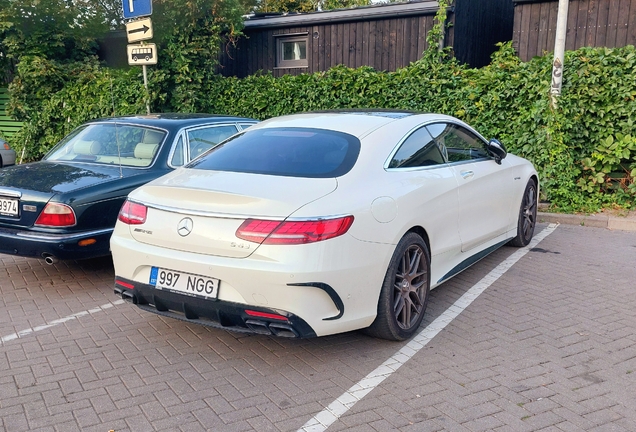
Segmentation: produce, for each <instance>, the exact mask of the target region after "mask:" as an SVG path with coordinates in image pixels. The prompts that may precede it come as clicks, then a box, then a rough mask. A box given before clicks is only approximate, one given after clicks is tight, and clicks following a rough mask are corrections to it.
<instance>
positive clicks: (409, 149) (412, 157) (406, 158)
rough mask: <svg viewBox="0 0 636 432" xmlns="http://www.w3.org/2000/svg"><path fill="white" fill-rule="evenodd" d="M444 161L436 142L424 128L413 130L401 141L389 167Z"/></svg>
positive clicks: (433, 163)
mask: <svg viewBox="0 0 636 432" xmlns="http://www.w3.org/2000/svg"><path fill="white" fill-rule="evenodd" d="M443 163H444V157H443V156H442V153H441V151H440V149H439V147H437V143H436V142H435V140H433V137H431V134H430V133H428V131H427V130H426V128H420V129H418V130H416V131H415V132H413V133H412V134H411V135H410V136H409V137H408V138H407V139H406V141H404V143H402V145H401V146H400V149H399V150H398V151H397V152H396V153H395V156H393V159H392V160H391V162H390V163H389V168H412V167H423V166H430V165H439V164H443Z"/></svg>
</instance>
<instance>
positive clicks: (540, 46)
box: [513, 0, 636, 61]
mask: <svg viewBox="0 0 636 432" xmlns="http://www.w3.org/2000/svg"><path fill="white" fill-rule="evenodd" d="M513 2H514V29H513V44H514V47H515V49H516V50H517V53H518V54H519V57H520V58H521V60H523V61H528V60H530V59H531V58H532V57H534V56H540V55H544V54H545V53H548V52H553V51H554V38H555V34H556V21H557V9H558V5H559V2H558V0H513ZM626 45H636V0H570V3H569V7H568V25H567V34H566V42H565V49H567V50H574V49H578V48H581V47H584V46H590V47H609V48H616V47H623V46H626Z"/></svg>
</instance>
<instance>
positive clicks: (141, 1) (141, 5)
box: [122, 0, 152, 19]
mask: <svg viewBox="0 0 636 432" xmlns="http://www.w3.org/2000/svg"><path fill="white" fill-rule="evenodd" d="M122 3H123V6H124V18H126V19H128V18H136V17H142V16H148V15H152V0H122Z"/></svg>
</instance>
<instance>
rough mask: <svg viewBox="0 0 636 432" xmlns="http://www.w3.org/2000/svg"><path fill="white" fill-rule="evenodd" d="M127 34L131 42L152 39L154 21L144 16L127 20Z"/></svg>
mask: <svg viewBox="0 0 636 432" xmlns="http://www.w3.org/2000/svg"><path fill="white" fill-rule="evenodd" d="M126 36H127V37H128V42H129V43H133V42H139V41H142V40H148V39H152V36H153V34H152V21H151V20H150V18H144V19H140V20H137V21H131V22H127V23H126Z"/></svg>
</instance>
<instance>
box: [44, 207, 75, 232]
mask: <svg viewBox="0 0 636 432" xmlns="http://www.w3.org/2000/svg"><path fill="white" fill-rule="evenodd" d="M76 223H77V219H76V218H75V212H74V211H73V209H72V208H70V207H69V206H67V205H66V204H58V203H48V204H47V205H46V206H44V210H42V213H40V216H38V218H37V220H36V221H35V225H36V226H42V227H69V226H73V225H75V224H76Z"/></svg>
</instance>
